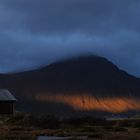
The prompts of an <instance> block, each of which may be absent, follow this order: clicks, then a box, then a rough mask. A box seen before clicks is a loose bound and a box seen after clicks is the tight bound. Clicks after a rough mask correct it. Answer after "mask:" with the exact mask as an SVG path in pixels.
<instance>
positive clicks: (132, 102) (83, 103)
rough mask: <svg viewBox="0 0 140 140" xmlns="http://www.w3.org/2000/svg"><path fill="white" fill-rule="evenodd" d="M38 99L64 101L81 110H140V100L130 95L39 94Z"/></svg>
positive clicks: (119, 111)
mask: <svg viewBox="0 0 140 140" xmlns="http://www.w3.org/2000/svg"><path fill="white" fill-rule="evenodd" d="M36 99H37V100H39V101H42V102H56V103H63V104H66V105H69V106H71V107H73V108H74V109H75V110H80V111H82V110H83V111H91V110H99V111H107V112H112V113H122V112H126V111H129V110H140V100H139V99H136V98H130V97H104V98H96V97H94V96H88V95H60V94H59V95H50V94H38V95H37V96H36Z"/></svg>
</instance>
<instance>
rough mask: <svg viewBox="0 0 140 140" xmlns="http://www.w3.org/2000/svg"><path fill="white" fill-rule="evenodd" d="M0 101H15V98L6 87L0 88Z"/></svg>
mask: <svg viewBox="0 0 140 140" xmlns="http://www.w3.org/2000/svg"><path fill="white" fill-rule="evenodd" d="M0 101H16V98H15V97H14V96H13V95H12V94H11V93H10V92H9V91H8V90H6V89H0Z"/></svg>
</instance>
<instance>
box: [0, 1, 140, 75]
mask: <svg viewBox="0 0 140 140" xmlns="http://www.w3.org/2000/svg"><path fill="white" fill-rule="evenodd" d="M139 9H140V1H139V0H0V36H1V38H0V71H1V72H7V71H9V72H10V71H15V70H22V69H28V68H32V67H36V66H39V65H44V64H49V63H51V62H53V61H56V60H58V59H62V58H65V57H71V56H73V55H78V54H81V53H93V54H98V55H103V56H105V57H107V58H109V59H110V60H111V61H113V62H114V63H116V64H117V65H118V66H119V67H121V68H123V69H125V70H127V71H128V72H131V73H133V74H136V75H138V76H140V72H139V71H140V39H139V38H140V18H139V17H140V10H139Z"/></svg>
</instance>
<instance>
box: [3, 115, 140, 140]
mask: <svg viewBox="0 0 140 140" xmlns="http://www.w3.org/2000/svg"><path fill="white" fill-rule="evenodd" d="M42 135H49V136H73V137H74V138H73V139H71V140H78V139H77V138H76V137H77V136H86V137H87V138H86V140H125V139H126V140H140V119H139V117H136V118H130V119H121V120H117V119H116V120H108V121H107V120H105V119H97V118H93V117H84V118H83V117H81V118H66V119H60V118H59V119H58V118H56V117H54V116H52V115H40V116H35V115H34V116H33V115H29V114H24V113H16V114H15V115H14V116H1V117H0V140H37V137H38V136H42ZM79 140H80V139H79Z"/></svg>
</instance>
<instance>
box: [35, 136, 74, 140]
mask: <svg viewBox="0 0 140 140" xmlns="http://www.w3.org/2000/svg"><path fill="white" fill-rule="evenodd" d="M70 138H72V137H53V136H39V137H38V139H37V140H68V139H70Z"/></svg>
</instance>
